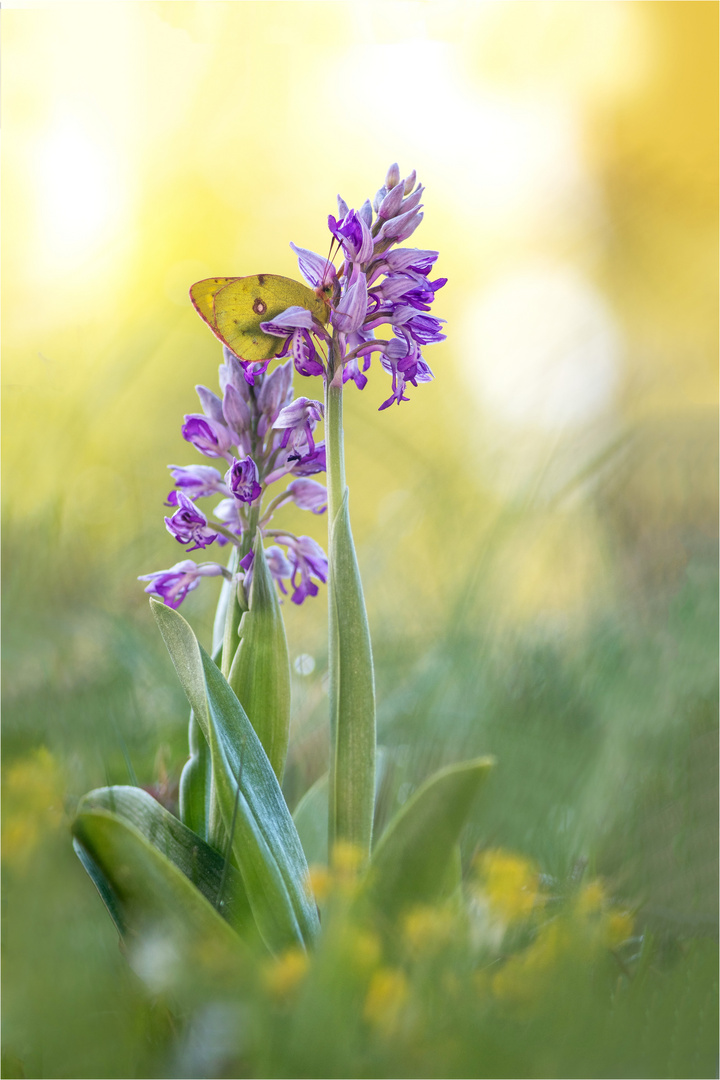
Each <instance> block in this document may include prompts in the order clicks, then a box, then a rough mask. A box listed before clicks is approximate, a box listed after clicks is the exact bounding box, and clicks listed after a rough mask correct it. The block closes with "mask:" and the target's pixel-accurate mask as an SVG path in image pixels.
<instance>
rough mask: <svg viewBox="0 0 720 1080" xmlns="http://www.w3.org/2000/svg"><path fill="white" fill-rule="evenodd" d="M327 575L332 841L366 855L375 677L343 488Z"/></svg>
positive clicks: (372, 782)
mask: <svg viewBox="0 0 720 1080" xmlns="http://www.w3.org/2000/svg"><path fill="white" fill-rule="evenodd" d="M330 577H331V595H332V597H333V600H334V609H335V612H334V615H335V619H334V629H335V633H336V635H337V661H336V663H337V667H336V670H335V673H334V674H335V680H334V685H335V687H336V702H335V703H334V704H335V710H336V711H335V716H336V723H335V732H334V742H335V745H334V754H333V757H334V760H333V761H332V762H331V768H332V769H333V770H334V777H333V778H332V782H331V790H332V798H333V803H334V805H333V807H331V821H332V826H331V832H332V842H333V843H335V842H336V841H338V840H342V841H345V842H347V843H350V844H353V845H355V846H356V847H357V848H358V849H360V850H361V851H362V852H363V854H364V856H365V858H368V857H369V854H370V843H371V839H372V822H373V811H374V805H375V680H374V674H373V660H372V648H371V644H370V630H369V628H368V622H367V614H366V612H365V599H364V597H363V590H362V582H361V580H360V572H359V570H358V564H357V557H356V555H355V545H354V544H353V538H352V532H351V529H350V515H349V511H348V490H347V488H345V494H344V495H343V501H342V505H341V507H340V510H339V511H338V513H337V516H336V518H335V521H334V522H333V526H332V530H331V536H330Z"/></svg>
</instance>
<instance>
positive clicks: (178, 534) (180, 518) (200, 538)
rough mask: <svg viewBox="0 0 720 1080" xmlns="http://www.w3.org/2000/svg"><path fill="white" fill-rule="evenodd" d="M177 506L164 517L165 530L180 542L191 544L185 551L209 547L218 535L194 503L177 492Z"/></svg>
mask: <svg viewBox="0 0 720 1080" xmlns="http://www.w3.org/2000/svg"><path fill="white" fill-rule="evenodd" d="M177 505H178V508H177V510H176V511H175V513H174V514H173V515H172V517H166V518H165V525H166V527H167V531H168V532H169V533H170V535H171V536H174V537H175V539H176V540H177V541H178V543H180V544H191V545H192V546H191V547H189V548H187V549H186V550H187V551H196V550H197V549H198V548H205V547H209V545H210V544H213V543H214V542H215V541H216V540H217V537H218V534H217V531H213V529H212V528H211V527H210V526H209V525H208V520H207V518H206V517H205V515H204V514H203V513H202V511H201V510H198V508H197V506H196V505H195V503H193V502H191V501H190V499H188V497H187V495H183V493H182V491H179V492H178V503H177Z"/></svg>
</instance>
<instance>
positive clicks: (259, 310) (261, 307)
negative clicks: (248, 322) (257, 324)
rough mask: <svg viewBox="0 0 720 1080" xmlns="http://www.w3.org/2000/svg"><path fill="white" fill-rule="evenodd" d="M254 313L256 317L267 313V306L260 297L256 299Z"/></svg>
mask: <svg viewBox="0 0 720 1080" xmlns="http://www.w3.org/2000/svg"><path fill="white" fill-rule="evenodd" d="M253 311H254V312H255V314H256V315H264V314H265V312H266V311H267V304H266V303H265V301H264V300H261V299H260V297H259V296H258V297H256V299H255V303H254V304H253Z"/></svg>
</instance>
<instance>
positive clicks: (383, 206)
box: [378, 185, 404, 221]
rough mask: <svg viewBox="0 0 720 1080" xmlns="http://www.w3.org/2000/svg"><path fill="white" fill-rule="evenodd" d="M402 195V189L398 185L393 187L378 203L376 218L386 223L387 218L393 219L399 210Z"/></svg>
mask: <svg viewBox="0 0 720 1080" xmlns="http://www.w3.org/2000/svg"><path fill="white" fill-rule="evenodd" d="M403 194H404V192H403V189H402V188H401V187H400V186H399V185H398V186H397V187H394V188H393V189H392V191H389V192H388V193H387V195H386V196H385V198H384V199H383V201H382V202H381V203H380V207H379V209H378V217H381V218H383V219H384V220H386V221H387V219H388V218H393V217H395V215H396V214H397V212H398V211H399V209H400V204H401V202H402V201H403Z"/></svg>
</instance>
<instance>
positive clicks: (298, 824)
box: [293, 773, 328, 866]
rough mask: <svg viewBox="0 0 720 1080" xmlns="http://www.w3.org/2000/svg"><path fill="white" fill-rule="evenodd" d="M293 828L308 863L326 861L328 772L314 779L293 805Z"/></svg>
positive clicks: (324, 862)
mask: <svg viewBox="0 0 720 1080" xmlns="http://www.w3.org/2000/svg"><path fill="white" fill-rule="evenodd" d="M293 821H294V822H295V828H296V829H297V831H298V836H299V837H300V843H301V844H302V846H303V851H304V852H305V858H306V859H307V861H308V865H309V866H312V865H313V863H320V864H321V865H323V866H327V861H328V774H327V773H323V775H322V776H321V777H320V778H319V779H318V780H316V781H315V783H314V784H313V785H312V787H310V788H308V790H307V791H306V792H305V794H304V795H303V797H302V799H301V800H300V802H299V803H298V804H297V806H296V807H295V813H294V814H293Z"/></svg>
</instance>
